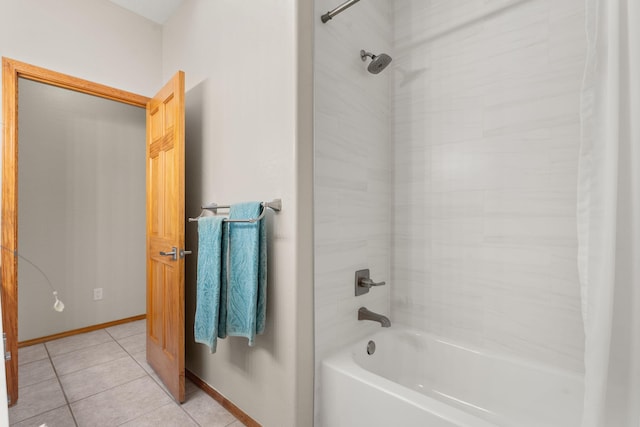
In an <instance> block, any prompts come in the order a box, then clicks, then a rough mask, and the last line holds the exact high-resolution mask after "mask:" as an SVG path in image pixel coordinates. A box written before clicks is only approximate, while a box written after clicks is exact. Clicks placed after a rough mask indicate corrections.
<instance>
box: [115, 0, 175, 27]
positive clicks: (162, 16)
mask: <svg viewBox="0 0 640 427" xmlns="http://www.w3.org/2000/svg"><path fill="white" fill-rule="evenodd" d="M110 1H111V2H112V3H115V4H117V5H118V6H121V7H124V8H125V9H129V10H130V11H132V12H134V13H137V14H138V15H141V16H144V17H145V18H147V19H150V20H152V21H153V22H157V23H158V24H164V23H165V22H166V20H167V19H169V17H170V16H171V15H172V14H173V12H175V11H176V9H177V8H178V6H180V5H181V4H182V3H183V2H184V0H110Z"/></svg>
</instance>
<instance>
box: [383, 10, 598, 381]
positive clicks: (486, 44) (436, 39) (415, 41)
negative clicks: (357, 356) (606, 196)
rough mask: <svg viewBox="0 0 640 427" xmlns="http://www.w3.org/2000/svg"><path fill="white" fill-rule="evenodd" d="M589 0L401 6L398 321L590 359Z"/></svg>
mask: <svg viewBox="0 0 640 427" xmlns="http://www.w3.org/2000/svg"><path fill="white" fill-rule="evenodd" d="M583 3H584V1H582V0H562V1H557V0H528V1H527V0H525V1H498V0H495V1H487V0H447V1H436V0H433V1H427V0H401V1H394V2H392V4H393V7H394V20H395V22H394V28H395V33H394V43H395V45H394V49H393V52H392V55H393V56H394V64H395V69H394V76H395V80H394V87H393V90H392V93H393V115H394V126H393V141H394V147H395V151H394V158H395V160H394V161H395V167H394V171H395V172H394V190H395V191H394V194H395V207H394V215H393V230H392V231H393V236H394V237H393V254H392V266H393V268H392V272H393V274H392V281H391V282H392V302H391V305H392V319H393V320H394V321H395V322H401V323H405V324H409V325H410V326H413V327H417V328H419V329H423V330H427V331H432V332H434V333H437V334H440V335H443V336H445V337H448V338H451V339H454V340H459V341H462V342H465V343H471V344H474V345H477V346H480V347H483V348H485V349H490V350H498V351H501V352H507V353H509V354H512V355H516V356H521V357H524V358H527V359H530V360H535V361H538V362H543V363H547V364H551V365H554V366H557V367H560V368H566V369H570V370H573V371H581V370H582V369H583V367H582V353H583V330H582V320H581V316H580V297H579V284H578V277H577V267H576V251H577V246H576V245H577V242H576V216H575V211H576V185H577V166H578V162H577V159H578V149H579V91H580V83H581V77H582V70H583V62H584V54H585V48H586V40H585V36H584V34H585V31H584V10H583V8H584V6H583Z"/></svg>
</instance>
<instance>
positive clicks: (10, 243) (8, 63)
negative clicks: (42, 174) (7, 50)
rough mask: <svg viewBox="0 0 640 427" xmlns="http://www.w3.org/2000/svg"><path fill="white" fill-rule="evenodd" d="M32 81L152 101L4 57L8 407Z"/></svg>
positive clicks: (13, 377) (14, 374) (139, 103)
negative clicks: (21, 126) (22, 151)
mask: <svg viewBox="0 0 640 427" xmlns="http://www.w3.org/2000/svg"><path fill="white" fill-rule="evenodd" d="M20 78H23V79H27V80H33V81H36V82H40V83H45V84H48V85H51V86H57V87H60V88H63V89H69V90H73V91H76V92H81V93H85V94H88V95H93V96H97V97H100V98H105V99H110V100H112V101H117V102H122V103H124V104H129V105H133V106H136V107H140V108H143V109H145V108H146V105H147V102H148V101H149V98H147V97H145V96H142V95H138V94H135V93H131V92H127V91H124V90H120V89H115V88H112V87H109V86H105V85H102V84H99V83H94V82H90V81H88V80H84V79H80V78H77V77H72V76H69V75H67V74H62V73H58V72H55V71H51V70H47V69H45V68H41V67H37V66H35V65H31V64H27V63H25V62H20V61H16V60H14V59H10V58H6V57H2V120H3V123H4V129H3V142H2V208H1V213H2V218H1V221H2V223H1V225H0V233H1V238H0V244H1V245H2V247H3V248H4V249H6V250H2V249H0V252H1V255H0V266H1V273H0V280H1V281H2V282H1V283H2V286H1V287H0V288H1V289H0V290H1V292H0V296H1V298H2V326H3V331H4V333H5V334H6V338H7V339H6V350H5V351H7V352H10V354H11V359H10V360H8V361H6V364H5V368H6V376H7V393H8V397H9V406H13V405H15V403H16V402H17V401H18V399H17V396H18V257H17V256H15V255H14V254H16V253H17V250H18V82H19V79H20Z"/></svg>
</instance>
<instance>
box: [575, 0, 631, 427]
mask: <svg viewBox="0 0 640 427" xmlns="http://www.w3.org/2000/svg"><path fill="white" fill-rule="evenodd" d="M586 8H587V9H586V12H587V37H588V40H589V47H588V52H587V64H586V69H585V77H584V84H583V91H582V99H581V118H582V145H581V149H580V168H579V184H578V212H577V213H578V268H579V272H580V284H581V288H582V289H581V290H582V313H583V318H584V324H585V336H586V341H585V396H584V402H585V405H584V412H583V421H582V427H640V0H586Z"/></svg>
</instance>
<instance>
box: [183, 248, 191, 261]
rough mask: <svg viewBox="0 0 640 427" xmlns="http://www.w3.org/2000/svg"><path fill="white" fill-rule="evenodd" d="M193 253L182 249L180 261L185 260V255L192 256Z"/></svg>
mask: <svg viewBox="0 0 640 427" xmlns="http://www.w3.org/2000/svg"><path fill="white" fill-rule="evenodd" d="M192 253H193V252H191V251H185V250H184V249H180V259H182V258H184V256H185V255H191V254H192Z"/></svg>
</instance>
